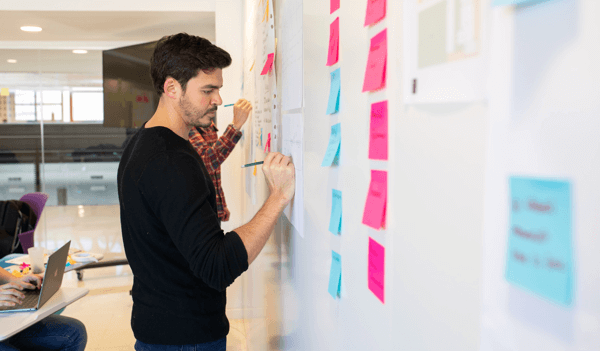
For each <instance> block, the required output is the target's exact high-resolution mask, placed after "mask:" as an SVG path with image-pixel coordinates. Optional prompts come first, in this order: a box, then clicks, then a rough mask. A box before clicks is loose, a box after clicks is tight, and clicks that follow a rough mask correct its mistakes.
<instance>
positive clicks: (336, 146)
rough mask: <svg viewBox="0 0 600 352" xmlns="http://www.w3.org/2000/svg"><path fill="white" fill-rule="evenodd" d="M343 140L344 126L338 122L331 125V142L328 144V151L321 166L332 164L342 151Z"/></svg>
mask: <svg viewBox="0 0 600 352" xmlns="http://www.w3.org/2000/svg"><path fill="white" fill-rule="evenodd" d="M341 141H342V127H341V124H340V123H336V124H335V125H333V126H331V134H330V135H329V144H328V145H327V151H326V152H325V156H324V157H323V162H322V163H321V166H331V163H333V160H334V159H335V158H336V156H337V155H338V153H339V152H340V144H341Z"/></svg>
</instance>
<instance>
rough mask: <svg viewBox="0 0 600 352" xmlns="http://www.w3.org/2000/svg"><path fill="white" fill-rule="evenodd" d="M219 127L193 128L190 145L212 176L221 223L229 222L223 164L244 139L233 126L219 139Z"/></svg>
mask: <svg viewBox="0 0 600 352" xmlns="http://www.w3.org/2000/svg"><path fill="white" fill-rule="evenodd" d="M217 131H218V130H217V127H216V126H215V124H214V123H213V124H212V125H210V126H209V127H206V128H204V127H193V128H192V129H191V131H190V143H191V144H192V147H194V149H196V151H197V152H198V154H199V155H200V157H201V158H202V161H204V165H205V166H206V169H207V170H208V173H209V174H210V178H211V179H212V181H213V184H214V185H215V190H216V191H217V192H216V193H217V213H218V215H219V219H221V221H227V220H229V209H227V203H226V202H225V195H224V194H223V188H222V187H221V164H222V163H223V162H224V161H225V159H227V157H228V156H229V154H230V153H231V151H232V150H233V148H234V147H235V144H236V143H237V142H238V141H239V140H240V138H241V137H242V132H241V131H238V130H236V129H235V128H234V127H233V126H232V125H229V126H227V129H226V130H225V133H223V135H222V136H221V138H218V137H219V136H218V135H217Z"/></svg>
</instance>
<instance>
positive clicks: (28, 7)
mask: <svg viewBox="0 0 600 352" xmlns="http://www.w3.org/2000/svg"><path fill="white" fill-rule="evenodd" d="M369 1H370V0H369ZM369 1H367V0H364V1H363V0H357V1H354V0H352V1H350V0H342V1H341V6H340V8H339V10H336V11H334V12H333V13H330V2H329V1H323V0H305V1H302V2H301V3H302V6H301V8H302V11H301V12H300V13H302V15H303V17H302V21H301V24H302V26H301V27H302V35H303V41H302V42H303V56H304V60H303V65H302V66H303V87H304V89H303V90H304V94H303V99H302V107H301V108H299V109H295V110H294V109H292V110H291V111H285V110H284V111H280V110H273V111H270V112H273V123H274V124H278V125H279V126H281V125H282V122H284V120H283V119H285V118H286V116H287V113H290V114H300V115H301V116H302V118H303V124H304V141H303V154H304V157H303V170H302V171H303V175H302V176H303V185H304V191H303V194H302V196H303V201H304V206H303V218H304V219H303V226H302V227H303V229H302V230H300V231H299V229H298V228H297V227H294V226H293V225H292V224H291V223H290V221H288V219H287V218H286V217H282V218H281V219H280V221H279V223H278V225H277V227H276V229H275V231H274V234H273V236H272V237H271V239H270V240H269V243H268V244H267V247H266V248H265V250H264V251H263V253H261V256H260V257H259V259H258V260H257V261H256V262H255V264H253V266H252V267H251V268H250V269H249V270H248V272H246V273H245V274H244V275H243V276H242V277H241V278H239V279H238V280H237V281H236V282H235V283H234V284H233V285H232V287H231V288H230V289H229V290H228V296H229V297H228V316H229V317H230V319H231V320H232V332H231V333H230V336H229V338H230V339H229V345H228V348H229V349H240V350H243V349H250V350H256V349H258V350H269V349H272V350H285V349H305V350H313V349H318V350H328V349H345V350H353V349H362V350H377V349H390V350H399V349H444V350H446V349H463V350H476V349H500V350H505V349H522V350H523V349H532V350H537V349H545V350H562V349H567V350H575V349H593V350H597V349H600V341H599V339H598V336H599V335H600V300H598V292H600V261H598V259H597V253H598V252H599V250H600V240H599V237H598V236H597V235H598V230H599V226H600V225H599V224H598V221H597V220H596V219H597V218H598V216H597V214H598V212H599V211H600V197H599V195H600V187H599V186H598V183H597V182H595V181H596V180H598V179H599V178H600V163H599V162H598V161H599V160H598V156H599V155H600V154H599V145H598V143H597V140H598V138H597V136H598V135H599V132H600V124H599V123H598V121H600V120H599V119H598V114H599V113H600V105H599V103H598V102H599V101H600V100H599V99H598V97H599V96H600V88H599V86H598V84H597V82H598V81H600V68H599V67H598V64H597V63H598V62H600V50H599V49H598V46H597V43H600V24H599V23H600V21H598V19H599V18H600V3H599V2H597V1H596V0H547V1H539V2H537V1H534V2H532V3H529V4H528V5H521V6H513V5H508V6H494V5H493V3H492V2H493V1H492V0H479V1H477V0H473V1H472V2H469V1H466V2H465V1H463V0H456V1H454V0H421V1H417V0H414V1H409V0H405V1H399V0H387V11H386V16H385V18H384V19H383V20H382V21H380V22H378V23H376V24H375V25H372V26H364V25H363V24H364V20H365V14H366V8H367V3H368V2H369ZM450 2H452V3H454V4H456V6H459V3H462V2H465V3H470V4H474V6H475V8H476V9H477V11H479V16H480V17H479V18H480V19H481V20H480V22H479V23H478V25H479V26H480V31H479V32H478V33H480V37H479V43H480V46H479V48H478V50H477V53H478V54H477V55H476V57H475V58H474V59H473V61H467V67H466V68H465V67H462V68H460V67H458V68H457V70H462V71H461V72H465V71H468V69H469V68H470V70H471V72H472V76H471V77H468V79H467V81H468V82H470V84H472V85H471V87H473V88H475V89H474V92H472V94H470V97H469V99H457V98H456V97H455V96H453V92H452V88H453V86H452V82H453V80H452V79H446V80H444V79H438V80H437V81H436V79H437V78H438V77H442V76H443V75H444V74H445V73H444V71H443V68H444V67H443V65H442V66H438V67H440V71H437V72H433V73H431V72H429V74H430V76H427V73H426V72H418V73H419V76H418V77H419V79H418V82H417V83H416V84H417V88H418V89H419V92H427V91H430V92H433V97H434V98H432V97H431V96H430V97H419V98H416V97H414V96H411V94H410V93H411V91H412V89H413V83H414V82H413V76H412V74H413V73H414V72H415V71H414V70H412V69H411V67H412V66H411V65H412V64H411V60H412V58H414V57H415V50H416V49H415V46H414V45H413V44H414V43H413V42H412V40H413V39H414V38H415V37H414V36H413V33H414V27H411V18H412V20H415V17H414V16H413V17H411V14H414V13H415V11H416V10H415V8H416V7H418V6H423V7H427V6H429V5H432V6H433V5H436V4H440V3H450ZM298 3H299V2H298V1H293V0H281V1H279V0H275V1H274V0H239V1H236V0H205V1H192V0H180V1H175V2H172V3H169V4H168V7H169V8H168V9H167V10H166V9H165V4H164V2H159V1H154V0H151V1H139V0H129V1H119V2H117V1H103V2H98V3H97V2H81V1H75V0H60V1H54V2H42V3H40V2H37V1H34V0H22V1H20V2H10V3H9V2H2V3H1V4H0V19H1V21H0V32H1V33H2V37H1V38H0V88H8V92H9V94H8V96H6V95H5V94H3V95H2V97H0V120H2V122H3V123H0V162H1V164H0V198H2V199H18V198H19V197H20V196H21V195H23V194H25V193H28V192H34V191H44V192H46V193H48V194H49V196H50V198H49V201H48V204H47V206H46V210H45V215H44V217H43V218H42V220H41V221H42V223H41V226H40V227H39V230H38V231H37V233H36V241H37V242H38V243H39V244H42V245H45V246H47V247H48V248H49V249H55V248H57V247H58V246H59V245H60V244H61V243H63V242H64V241H66V240H69V239H75V241H74V243H76V244H77V245H79V246H80V248H81V249H84V250H88V251H94V252H103V253H105V255H107V257H108V258H111V257H119V256H123V255H124V253H123V249H122V243H121V242H120V228H119V219H118V217H119V215H118V214H119V212H118V199H117V192H116V171H117V167H118V162H119V159H120V155H121V153H122V148H123V143H124V142H125V140H126V138H127V135H128V134H130V133H131V132H132V131H133V130H134V129H129V128H125V127H105V126H104V125H103V119H104V116H103V113H102V108H103V102H102V95H103V94H102V89H103V86H102V59H101V58H102V50H108V49H114V48H117V47H125V46H129V45H135V44H140V43H146V42H151V41H155V40H157V39H159V38H160V37H161V36H163V35H167V34H172V33H176V32H182V31H183V32H188V33H190V34H196V35H201V36H204V37H206V38H208V39H210V40H212V41H213V42H214V43H216V44H217V45H219V46H221V47H223V48H224V49H226V50H227V51H229V52H230V54H231V55H232V57H233V64H232V66H231V67H229V68H227V69H226V70H224V82H225V86H224V87H223V89H222V92H221V93H222V97H223V101H224V103H232V102H235V101H236V100H237V99H238V98H239V97H240V96H244V97H247V98H249V99H250V98H252V99H254V98H255V97H256V96H257V95H258V93H257V91H256V90H253V88H251V86H254V85H255V82H254V81H253V80H252V77H253V76H252V75H253V73H251V72H255V71H256V68H262V67H259V66H261V63H255V62H251V61H249V59H248V57H249V56H250V55H249V54H248V52H253V50H254V49H253V46H254V45H258V44H256V43H255V41H254V40H255V39H254V38H253V37H252V36H253V35H255V34H256V33H254V32H253V30H252V27H253V26H254V24H255V21H256V19H257V18H258V21H260V17H261V15H262V13H264V11H265V7H269V10H267V11H270V12H267V13H269V14H271V15H273V18H272V19H271V21H273V22H272V23H273V25H274V32H275V37H277V38H278V40H279V42H278V45H276V47H275V54H276V55H275V66H274V68H275V69H274V71H273V73H272V74H274V75H275V78H276V81H277V86H276V88H275V89H276V92H277V94H276V95H277V96H281V95H282V93H283V92H282V86H283V85H284V84H285V77H284V76H283V75H282V73H281V68H282V67H283V66H284V64H285V62H284V61H283V60H285V58H286V54H287V53H286V50H288V49H289V48H287V49H286V46H285V43H282V39H281V38H285V36H286V32H285V31H286V28H290V27H291V25H292V24H291V22H286V21H283V20H282V18H287V17H286V16H290V12H293V11H290V9H292V10H293V9H297V7H295V6H298ZM461 6H462V5H461ZM296 13H298V12H296ZM338 17H339V21H340V42H339V62H337V63H335V64H334V65H332V66H326V65H325V63H326V62H327V52H328V44H329V35H330V24H331V23H332V22H333V21H334V20H335V19H336V18H338ZM23 25H38V26H40V27H42V28H43V31H42V32H39V33H25V32H22V31H21V30H20V29H19V28H20V27H21V26H23ZM384 29H386V30H387V41H388V44H387V45H388V47H387V72H386V75H387V81H386V85H385V89H382V90H378V91H375V92H365V93H363V92H362V91H361V87H362V84H363V79H364V73H365V68H366V65H367V59H368V54H369V45H370V40H371V38H372V37H374V36H375V35H377V34H378V33H380V32H381V31H382V30H384ZM287 35H288V37H289V34H287ZM75 49H85V50H87V53H86V54H75V53H73V50H75ZM8 60H16V62H15V63H10V62H9V61H8ZM253 64H254V65H256V66H255V71H251V70H252V66H254V65H253ZM446 67H447V66H446ZM453 67H454V66H453ZM337 68H340V69H341V82H342V83H341V89H340V98H339V99H340V102H339V112H337V113H335V114H327V113H326V109H327V105H328V98H329V88H330V73H331V72H332V71H333V70H335V69H337ZM432 77H433V78H432ZM443 77H446V76H443ZM428 78H429V80H428ZM442 81H443V82H445V83H448V82H450V83H448V85H447V86H446V87H442V90H439V91H438V92H437V93H436V91H435V84H436V82H437V83H439V84H441V83H440V82H442ZM454 82H456V81H454ZM428 84H430V85H431V86H428ZM467 86H468V85H467ZM431 87H433V88H431ZM443 88H447V89H448V90H447V91H446V93H447V94H446V95H444V94H441V93H440V92H442V93H443V92H444V91H443ZM461 89H463V90H464V86H461ZM436 94H437V95H438V96H442V97H446V98H447V99H445V98H442V99H438V101H436V99H435V96H436ZM382 100H387V101H388V109H389V110H388V111H389V122H388V132H389V133H388V138H389V141H388V145H389V157H388V159H387V160H384V161H382V160H371V159H369V157H368V143H369V113H370V107H371V104H372V103H375V102H379V101H382ZM251 101H253V100H251ZM231 119H232V116H231V110H227V109H220V110H219V112H218V119H217V125H218V127H219V129H220V130H221V131H223V130H224V129H225V127H226V125H227V124H228V123H230V121H231ZM337 123H341V126H342V128H341V138H342V142H341V147H340V154H339V160H338V162H337V163H336V164H334V165H333V166H331V167H323V166H321V161H322V159H323V155H324V154H325V150H326V149H327V144H328V140H329V135H330V128H331V126H332V125H334V124H337ZM252 127H253V123H252V122H251V121H250V122H249V123H247V125H246V126H245V128H244V131H245V135H246V136H245V138H244V139H243V140H242V141H240V146H238V147H236V149H235V151H234V152H233V153H232V155H231V156H230V157H229V158H228V160H227V161H226V163H225V164H224V166H223V188H224V190H225V195H226V199H227V202H228V205H229V208H230V210H231V213H232V217H231V220H230V221H229V222H226V223H224V229H225V230H226V231H227V230H230V229H234V228H235V227H237V226H239V225H240V224H242V223H244V222H246V221H248V220H249V219H250V218H251V217H252V216H253V214H254V213H255V212H256V210H257V209H258V208H259V206H260V204H261V202H262V201H263V200H264V199H265V198H266V195H267V192H266V188H265V185H264V183H263V182H262V178H261V177H260V172H259V174H258V177H255V176H253V175H252V170H251V169H245V170H241V169H240V168H239V165H241V164H243V163H245V162H246V161H248V154H247V151H248V150H250V148H255V147H256V146H252V145H251V141H253V139H252V138H250V135H251V133H253V132H255V131H253V130H252ZM281 143H282V142H281V141H275V140H274V141H273V148H281ZM257 149H258V148H257ZM261 149H262V148H261ZM263 156H264V153H261V150H256V151H255V152H254V157H256V158H257V159H258V160H260V158H261V157H263ZM371 170H385V171H387V173H388V186H387V187H388V189H387V208H386V213H387V221H386V226H385V228H382V229H379V230H375V229H372V228H370V227H367V226H365V225H364V224H362V222H361V219H362V215H363V210H364V205H365V200H366V197H367V194H368V190H369V179H370V177H371ZM511 176H524V177H533V178H540V179H553V180H554V179H557V180H566V181H568V182H569V184H570V185H571V193H570V196H571V201H572V208H571V209H572V212H571V214H572V215H571V216H572V231H571V236H572V241H571V243H572V252H573V260H572V263H571V264H572V276H573V277H572V285H571V286H570V287H571V288H572V296H573V297H572V300H571V303H570V304H566V305H565V304H558V303H556V302H553V301H551V300H548V299H546V298H545V297H543V295H539V294H536V293H535V292H533V291H531V290H527V289H523V288H519V287H516V286H515V285H512V284H510V283H508V282H507V280H506V278H505V272H504V270H505V265H506V263H507V258H506V255H507V254H506V252H507V250H506V247H507V242H508V233H509V216H510V214H509V209H510V206H509V205H510V200H509V194H510V190H509V183H508V180H509V177H511ZM250 188H251V190H250ZM332 189H337V190H341V192H342V193H343V198H342V199H343V201H342V208H343V217H342V232H341V234H340V235H334V234H332V233H330V232H329V231H328V227H329V220H330V213H331V208H332V199H331V190H332ZM369 239H373V240H375V241H377V242H378V243H380V244H381V245H382V246H384V247H385V289H384V293H385V300H383V301H382V300H381V299H379V298H378V297H376V296H375V295H374V294H373V292H371V291H370V290H369V288H368V265H369V264H368V260H369V259H368V258H369V253H368V245H369ZM332 251H335V252H336V253H339V254H340V255H341V258H342V259H341V263H342V266H341V267H342V272H341V292H340V296H339V297H332V296H331V295H330V294H329V293H328V292H327V291H328V290H327V288H328V282H329V277H330V267H331V263H332ZM95 270H98V271H95ZM131 282H132V278H131V271H130V270H129V269H128V267H122V266H121V267H116V268H105V269H94V270H93V271H92V270H90V271H89V272H86V273H85V274H84V280H83V281H81V282H78V281H77V280H76V279H75V278H74V277H72V278H71V280H69V281H67V282H66V284H67V285H86V287H90V288H91V289H92V290H91V293H90V294H89V295H88V296H87V297H84V298H83V299H82V300H80V302H78V303H76V304H74V305H73V307H69V308H67V310H66V311H65V313H64V314H67V315H71V316H74V317H77V318H80V319H81V320H83V321H84V322H85V323H86V325H87V326H88V329H89V330H90V344H89V345H88V348H89V349H98V350H117V349H132V348H133V337H132V336H131V335H130V331H127V328H128V323H129V313H130V304H131V302H130V298H129V296H128V289H127V287H129V285H130V284H131ZM86 300H87V301H86ZM90 302H92V304H90ZM95 304H96V307H97V306H103V307H107V308H103V309H102V311H100V310H98V308H94V307H93V306H94V305H95ZM123 331H125V334H124V335H123V336H124V337H123V338H122V339H121V338H119V337H117V336H119V334H120V333H121V332H123ZM127 334H129V335H127Z"/></svg>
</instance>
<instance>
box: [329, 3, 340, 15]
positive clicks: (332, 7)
mask: <svg viewBox="0 0 600 352" xmlns="http://www.w3.org/2000/svg"><path fill="white" fill-rule="evenodd" d="M329 8H330V10H329V13H330V14H331V13H334V12H335V11H336V10H337V9H339V8H340V0H330V1H329Z"/></svg>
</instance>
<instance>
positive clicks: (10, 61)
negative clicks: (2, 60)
mask: <svg viewBox="0 0 600 352" xmlns="http://www.w3.org/2000/svg"><path fill="white" fill-rule="evenodd" d="M6 62H8V63H9V64H16V63H17V60H15V59H8V60H6Z"/></svg>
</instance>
